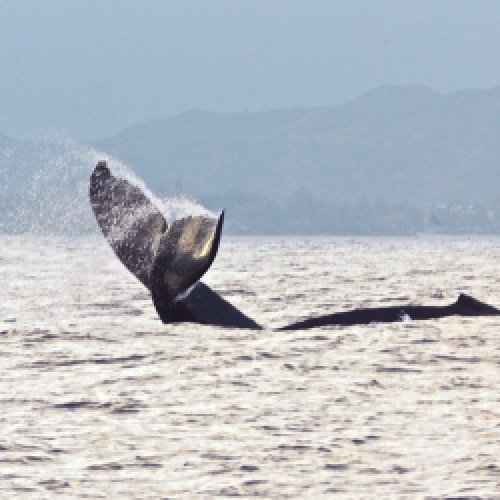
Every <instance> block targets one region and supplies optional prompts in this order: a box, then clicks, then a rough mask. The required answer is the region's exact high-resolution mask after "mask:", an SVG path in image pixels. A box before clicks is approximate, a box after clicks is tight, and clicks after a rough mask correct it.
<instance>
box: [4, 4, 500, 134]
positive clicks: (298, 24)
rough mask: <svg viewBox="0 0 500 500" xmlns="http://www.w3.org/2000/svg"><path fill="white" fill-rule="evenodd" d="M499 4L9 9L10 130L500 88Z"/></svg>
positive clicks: (106, 130) (69, 129)
mask: <svg viewBox="0 0 500 500" xmlns="http://www.w3.org/2000/svg"><path fill="white" fill-rule="evenodd" d="M499 26H500V2H499V1H497V0H475V1H469V0H439V1H436V0H377V1H375V0H344V1H336V0H274V1H270V0H211V1H209V0H199V1H193V0H179V1H168V0H43V1H40V0H1V1H0V68H1V70H0V71H1V73H0V133H2V134H5V135H7V136H10V137H37V138H48V137H53V136H57V137H70V138H74V139H79V140H97V139H102V138H105V137H107V136H110V135H113V134H115V133H118V132H119V131H121V130H123V129H124V128H126V127H128V126H130V125H133V124H136V123H138V122H143V121H147V120H150V119H154V118H164V117H167V116H170V115H173V114H177V113H181V112H184V111H188V110H193V109H196V110H213V111H223V112H233V111H260V110H269V109H276V108H290V107H308V106H325V105H336V104H339V103H342V102H345V101H347V100H349V99H352V98H354V97H356V96H358V95H361V94H363V93H364V92H367V91H369V90H372V89H374V88H376V87H379V86H382V85H399V84H411V85H425V86H428V87H430V88H432V89H434V90H436V91H438V92H443V93H450V92H453V91H455V90H459V89H465V88H490V87H494V86H497V85H500V50H499V47H500V29H499Z"/></svg>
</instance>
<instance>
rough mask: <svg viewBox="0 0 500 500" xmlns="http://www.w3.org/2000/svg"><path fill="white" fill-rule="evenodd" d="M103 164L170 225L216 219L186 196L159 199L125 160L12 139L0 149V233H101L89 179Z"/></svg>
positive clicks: (67, 145)
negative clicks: (142, 195) (134, 187)
mask: <svg viewBox="0 0 500 500" xmlns="http://www.w3.org/2000/svg"><path fill="white" fill-rule="evenodd" d="M99 160H106V161H107V162H108V165H109V167H110V168H111V171H112V172H113V173H114V174H115V175H117V176H119V177H123V178H125V179H127V180H128V181H129V182H131V183H132V184H135V185H137V186H139V187H140V188H141V189H142V190H143V191H144V192H145V193H146V195H147V196H149V197H150V198H151V200H152V201H153V203H154V204H155V205H156V206H157V207H158V208H159V209H160V211H161V212H162V213H163V214H164V216H165V218H166V220H167V221H171V220H174V219H178V218H182V217H185V216H187V215H205V216H209V217H210V216H214V214H212V213H211V212H209V211H208V210H206V209H204V208H203V207H202V206H200V205H199V204H197V203H196V202H195V201H193V200H190V199H188V198H185V197H174V198H168V199H159V198H157V197H156V196H155V195H154V194H153V193H151V191H150V190H149V189H148V188H147V187H146V186H145V185H144V183H143V182H142V181H141V180H140V179H139V178H137V177H136V176H135V174H134V173H133V171H132V170H131V169H130V168H129V167H128V166H126V165H124V164H123V163H122V162H120V161H119V160H117V159H116V158H113V157H112V156H110V155H108V154H107V153H105V152H102V151H98V150H96V149H93V148H91V147H88V146H85V145H82V144H79V143H77V142H75V141H73V140H69V139H67V140H64V141H59V142H30V141H11V142H9V143H8V144H6V145H4V147H3V150H0V178H1V179H2V183H1V187H0V233H11V234H19V233H21V234H32V235H49V236H52V235H78V234H87V233H96V234H97V232H98V228H97V224H96V222H95V219H94V216H93V214H92V210H91V208H90V204H89V199H88V188H89V184H88V182H89V176H90V173H91V172H92V169H93V168H94V166H95V165H96V163H97V162H98V161H99Z"/></svg>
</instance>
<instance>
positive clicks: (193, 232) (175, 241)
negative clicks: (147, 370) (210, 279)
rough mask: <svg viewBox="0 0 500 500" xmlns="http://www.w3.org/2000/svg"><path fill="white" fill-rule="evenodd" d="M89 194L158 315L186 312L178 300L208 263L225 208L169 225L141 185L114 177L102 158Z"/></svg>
mask: <svg viewBox="0 0 500 500" xmlns="http://www.w3.org/2000/svg"><path fill="white" fill-rule="evenodd" d="M89 196H90V203H91V205H92V209H93V211H94V215H95V217H96V220H97V223H98V225H99V227H100V228H101V231H102V233H103V235H104V237H105V238H106V240H107V241H108V243H109V244H110V245H111V248H112V249H113V250H114V252H115V254H116V256H117V257H118V259H120V261H121V262H122V263H123V265H124V266H125V267H126V268H127V269H128V270H129V271H130V272H131V273H132V274H133V275H134V276H135V277H136V278H137V279H138V280H139V281H140V282H141V283H142V284H143V285H144V286H145V287H146V288H148V290H150V292H151V294H152V297H153V302H154V304H155V307H156V309H157V311H158V312H159V314H160V317H161V319H162V320H163V321H165V322H167V321H176V319H175V318H181V317H182V316H183V314H184V315H185V312H184V313H183V314H181V313H180V310H181V309H182V308H181V307H180V306H179V305H178V302H179V301H180V300H181V298H182V296H183V294H184V293H186V292H187V291H189V289H190V287H192V286H194V285H195V284H196V283H197V282H198V280H199V279H200V278H201V277H202V276H203V275H204V274H205V272H206V271H207V270H208V268H209V267H210V266H211V265H212V262H213V261H214V259H215V256H216V255H217V250H218V248H219V242H220V237H221V233H222V225H223V223H224V212H222V214H221V215H220V217H219V218H218V219H215V218H210V217H203V216H196V217H185V218H182V219H178V220H175V221H173V222H172V223H171V224H170V225H169V224H167V221H166V220H165V218H164V217H163V215H162V214H161V212H160V210H159V209H158V207H156V206H155V205H154V204H153V202H152V201H151V200H150V199H149V198H148V197H147V196H146V195H145V194H144V193H143V192H142V190H141V189H140V188H139V187H138V186H134V185H133V184H131V183H130V182H128V181H127V180H125V179H122V178H118V177H115V176H114V175H113V174H112V173H111V171H110V169H109V167H108V166H107V164H106V162H105V161H100V162H99V163H98V164H97V165H96V167H95V169H94V171H93V172H92V175H91V176H90V188H89ZM207 288H208V287H207ZM205 292H206V290H205ZM221 301H222V299H221ZM186 308H189V305H188V302H185V303H184V309H186ZM191 315H192V316H193V320H194V313H192V314H191ZM179 321H181V319H179Z"/></svg>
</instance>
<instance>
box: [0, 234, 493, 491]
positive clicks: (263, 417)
mask: <svg viewBox="0 0 500 500" xmlns="http://www.w3.org/2000/svg"><path fill="white" fill-rule="evenodd" d="M499 278H500V240H499V239H495V238H492V239H487V238H482V239H477V238H467V237H462V238H439V237H435V238H404V239H358V238H352V239H349V238H319V237H318V238H307V239H306V238H240V239H234V238H233V239H232V238H226V237H223V241H222V244H221V248H220V252H219V255H218V257H217V259H216V261H215V263H214V265H213V267H212V268H211V269H210V271H209V272H208V273H207V275H206V277H205V281H206V282H207V283H208V284H209V285H211V286H212V287H213V288H214V289H216V290H217V291H219V292H220V293H221V294H222V295H223V296H224V297H226V298H227V299H228V300H230V301H231V302H233V303H234V304H235V305H237V306H238V307H240V308H241V309H242V310H243V311H244V312H245V313H247V314H248V315H250V316H252V317H253V318H254V319H256V320H257V321H259V322H261V323H262V324H265V325H268V327H269V328H268V329H266V330H263V331H258V332H253V331H239V330H231V329H221V328H215V327H208V326H200V325H191V324H182V325H163V324H162V323H161V322H160V321H159V320H158V318H157V316H156V313H155V311H154V308H153V306H152V304H151V300H150V298H149V296H148V293H147V291H146V290H145V289H144V288H143V287H142V286H141V285H140V283H139V282H137V281H136V280H135V279H134V278H133V277H132V276H131V275H130V274H129V273H128V272H127V271H126V270H125V268H123V266H122V265H121V264H120V262H119V261H118V260H117V259H116V258H115V257H114V255H113V253H112V251H111V249H109V248H108V246H107V245H106V243H105V242H104V241H103V239H102V238H97V237H94V236H92V237H80V238H73V239H65V238H63V237H61V238H43V237H21V236H15V237H14V236H0V283H1V287H0V349H1V357H0V400H1V408H2V412H1V414H0V426H1V427H0V428H1V433H0V497H1V498H14V497H26V498H52V497H54V496H56V495H60V496H62V497H64V498H101V497H102V498H106V497H113V498H199V497H202V498H211V497H224V496H243V497H252V496H262V497H272V498H303V497H310V498H322V497H324V498H327V497H331V496H332V495H334V494H338V495H339V496H346V497H351V498H353V497H354V498H356V497H358V498H359V497H374V498H375V497H378V498H383V497H388V496H407V497H409V498H410V497H415V496H417V497H419V496H426V495H428V496H441V495H443V496H446V495H447V496H462V497H464V496H482V497H500V328H499V325H500V320H499V319H498V318H494V317H490V318H488V317H484V318H461V317H450V318H444V319H440V320H431V321H423V322H412V321H405V322H401V323H394V324H371V325H366V326H358V327H338V326H336V327H324V328H321V329H316V330H309V331H296V332H286V333H283V332H281V333H278V332H274V331H273V330H272V328H276V327H279V326H282V325H284V324H288V323H290V322H291V321H294V320H297V319H299V318H304V317H308V316H310V315H319V314H325V313H329V312H334V311H341V310H347V309H350V308H354V307H368V306H378V305H389V304H407V303H420V304H429V305H430V304H447V303H450V302H452V301H454V300H455V299H456V297H457V295H458V294H459V293H460V292H466V293H469V294H471V295H473V296H475V297H477V298H479V299H481V300H483V301H486V302H489V303H491V304H493V305H495V306H497V307H499V306H500V295H499Z"/></svg>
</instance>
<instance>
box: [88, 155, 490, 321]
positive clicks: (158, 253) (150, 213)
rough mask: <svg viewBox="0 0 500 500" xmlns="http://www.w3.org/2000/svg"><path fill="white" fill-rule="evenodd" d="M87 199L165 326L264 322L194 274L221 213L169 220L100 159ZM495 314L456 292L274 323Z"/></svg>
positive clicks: (212, 247)
mask: <svg viewBox="0 0 500 500" xmlns="http://www.w3.org/2000/svg"><path fill="white" fill-rule="evenodd" d="M89 195H90V203H91V205H92V209H93V211H94V215H95V217H96V219H97V223H98V224H99V227H100V228H101V231H102V233H103V235H104V237H105V238H106V239H107V241H108V242H109V244H110V245H111V247H112V249H113V250H114V252H115V254H116V256H117V257H118V258H119V260H120V261H121V262H122V263H123V265H124V266H125V267H126V268H127V269H128V270H129V271H130V272H131V273H132V274H133V275H134V276H135V277H136V278H137V279H138V280H139V281H140V282H141V283H142V284H143V285H144V286H145V287H146V288H147V289H148V290H149V291H150V292H151V296H152V299H153V303H154V306H155V308H156V311H157V313H158V315H159V317H160V319H161V320H162V321H163V322H164V323H179V322H192V323H200V324H207V325H215V326H221V327H229V328H248V329H261V328H262V327H261V326H260V325H259V324H258V323H256V322H255V321H253V320H252V319H251V318H249V317H248V316H246V315H245V314H243V313H242V312H241V311H240V310H239V309H237V308H236V307H234V306H233V305H232V304H230V303H229V302H227V301H226V300H225V299H223V298H222V297H221V296H220V295H218V294H217V293H216V292H214V291H213V290H212V289H211V288H210V287H209V286H207V285H206V284H204V283H202V282H200V281H199V280H200V278H201V277H202V276H203V275H204V274H205V272H206V271H207V270H208V269H209V268H210V266H211V265H212V262H213V261H214V259H215V256H216V254H217V250H218V248H219V243H220V238H221V233H222V225H223V222H224V212H222V214H221V215H220V217H219V218H218V219H215V218H210V217H204V216H197V217H185V218H183V219H178V220H174V221H173V222H171V223H170V225H169V224H168V223H167V221H166V220H165V218H164V217H163V215H162V214H161V212H160V211H159V209H158V208H157V207H155V206H154V204H153V203H152V201H151V200H150V199H149V198H148V197H147V196H146V195H145V194H144V193H143V192H142V190H141V189H140V188H139V187H137V186H134V185H133V184H131V183H129V182H128V181H127V180H125V179H122V178H119V177H115V176H114V175H112V173H111V171H110V169H109V168H108V166H107V164H106V162H104V161H101V162H99V163H98V164H97V166H96V167H95V169H94V171H93V173H92V175H91V177H90V189H89ZM454 315H456V316H497V315H500V310H498V309H496V308H495V307H493V306H490V305H488V304H485V303H483V302H480V301H479V300H476V299H474V298H473V297H470V296H468V295H465V294H461V295H460V296H459V298H458V299H457V301H456V302H454V303H453V304H451V305H448V306H414V305H408V306H396V307H377V308H370V309H354V310H352V311H346V312H339V313H334V314H327V315H324V316H319V317H315V318H308V319H304V320H301V321H297V322H296V323H293V324H291V325H288V326H284V327H282V328H280V329H279V330H281V331H286V330H304V329H309V328H316V327H322V326H330V325H342V326H352V325H362V324H369V323H390V322H395V321H401V320H402V319H405V318H411V319H412V320H425V319H436V318H442V317H446V316H454Z"/></svg>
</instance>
